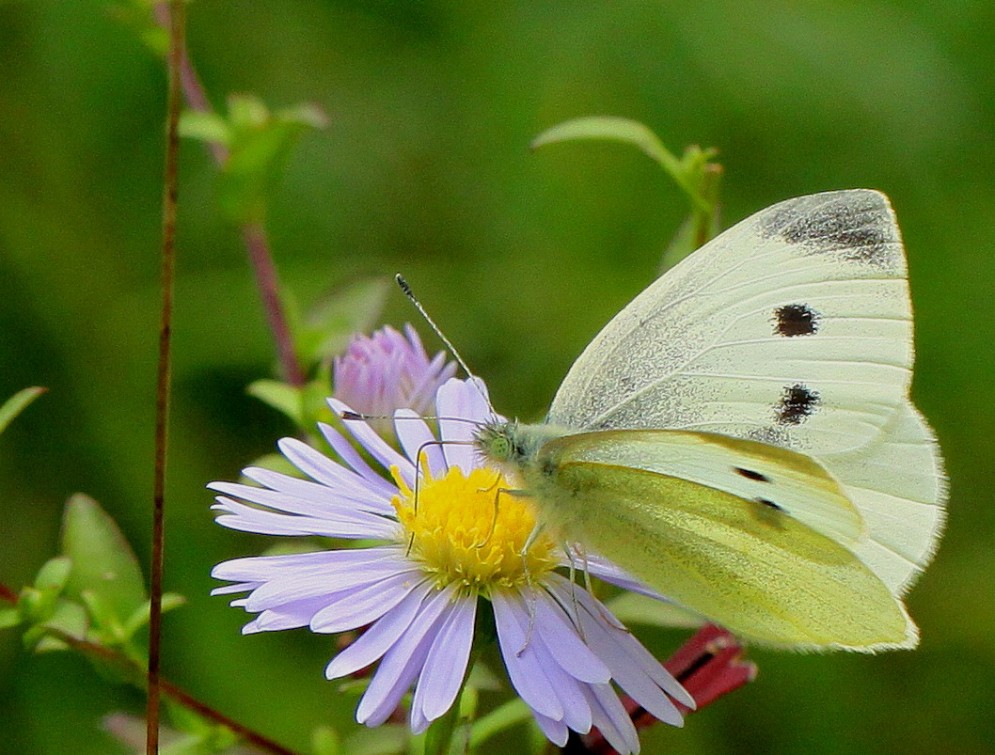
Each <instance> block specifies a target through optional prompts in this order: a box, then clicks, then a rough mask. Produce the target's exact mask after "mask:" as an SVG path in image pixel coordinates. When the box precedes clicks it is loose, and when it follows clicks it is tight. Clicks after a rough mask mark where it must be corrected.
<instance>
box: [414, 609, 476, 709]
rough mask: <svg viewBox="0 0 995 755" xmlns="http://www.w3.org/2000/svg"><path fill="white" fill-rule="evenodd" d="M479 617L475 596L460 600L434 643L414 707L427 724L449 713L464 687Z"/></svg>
mask: <svg viewBox="0 0 995 755" xmlns="http://www.w3.org/2000/svg"><path fill="white" fill-rule="evenodd" d="M476 615H477V599H476V597H475V596H470V597H463V598H459V599H457V600H456V602H455V604H454V605H453V607H452V610H450V611H449V612H448V614H447V615H446V617H445V620H444V621H443V623H442V626H440V627H439V631H438V632H437V633H436V636H435V639H434V640H433V641H432V647H431V648H430V649H429V651H428V656H427V657H426V658H425V665H424V666H422V670H421V673H420V674H419V675H418V685H417V686H416V687H415V695H414V700H413V701H412V703H411V708H412V711H415V710H419V711H421V712H422V714H423V715H424V717H425V719H426V720H427V721H434V720H435V719H437V718H438V717H439V716H441V715H442V714H443V713H445V712H446V711H447V710H449V708H450V707H452V704H453V702H454V701H455V700H456V695H457V694H459V691H460V688H461V687H462V686H463V677H464V676H466V665H467V662H468V661H469V659H470V646H471V645H472V644H473V623H474V620H475V618H476Z"/></svg>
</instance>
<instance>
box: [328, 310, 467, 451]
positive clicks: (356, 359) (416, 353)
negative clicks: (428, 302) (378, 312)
mask: <svg viewBox="0 0 995 755" xmlns="http://www.w3.org/2000/svg"><path fill="white" fill-rule="evenodd" d="M455 374H456V363H455V362H447V361H446V356H445V354H444V353H443V352H441V351H440V352H439V353H438V354H436V355H435V356H434V357H432V358H431V359H429V358H428V353H427V352H426V351H425V347H424V346H423V345H422V342H421V339H420V338H419V337H418V333H417V332H416V331H415V329H414V328H413V327H411V325H410V324H405V326H404V332H403V333H401V332H400V331H397V330H395V329H394V328H392V327H390V326H389V325H387V326H385V327H383V328H381V329H380V330H377V331H375V332H374V333H373V334H372V335H370V336H366V335H362V334H360V335H356V336H354V337H353V339H352V341H350V342H349V346H348V347H347V348H346V350H345V353H344V354H342V355H341V356H338V357H336V358H335V361H334V362H333V364H332V383H333V394H334V396H335V398H337V399H338V400H339V401H342V402H343V403H345V404H348V405H349V407H350V408H352V410H353V411H356V412H360V413H362V414H369V415H373V416H376V417H390V416H391V415H392V414H393V413H394V410H395V409H413V410H414V411H416V412H418V413H419V414H426V413H427V412H428V410H429V409H430V408H431V406H432V403H433V402H434V400H435V392H436V391H437V390H438V389H439V386H441V385H442V384H443V383H445V382H446V381H447V380H448V379H449V378H451V377H452V376H453V375H455ZM373 424H374V426H375V427H376V429H377V431H378V432H380V433H381V434H389V433H390V432H391V431H392V427H391V422H390V420H389V419H386V420H374V421H373Z"/></svg>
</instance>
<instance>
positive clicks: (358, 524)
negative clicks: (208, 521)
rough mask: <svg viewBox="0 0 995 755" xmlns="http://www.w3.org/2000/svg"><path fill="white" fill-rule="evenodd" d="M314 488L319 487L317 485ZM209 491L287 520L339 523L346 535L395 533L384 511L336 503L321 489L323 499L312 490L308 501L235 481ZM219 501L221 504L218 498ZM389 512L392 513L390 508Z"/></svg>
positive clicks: (214, 485)
mask: <svg viewBox="0 0 995 755" xmlns="http://www.w3.org/2000/svg"><path fill="white" fill-rule="evenodd" d="M312 484H313V483H312ZM316 487H319V488H320V486H316ZM210 488H211V489H212V490H216V491H217V492H219V493H225V494H227V495H230V496H235V497H236V498H240V499H242V501H248V502H251V503H255V504H258V505H260V506H266V507H267V508H269V509H275V510H276V512H279V513H287V514H291V515H293V516H290V517H287V519H294V518H297V517H298V516H303V517H306V518H314V519H318V520H320V521H322V522H325V526H326V528H327V527H328V526H330V525H333V524H340V525H341V526H342V527H343V528H344V529H345V530H346V531H349V532H356V531H359V532H362V531H363V529H364V528H365V529H368V530H369V531H370V532H371V534H370V535H368V537H385V535H384V534H382V533H384V532H387V533H389V532H392V531H393V532H396V531H397V530H398V524H397V519H396V518H395V517H390V516H387V512H386V510H380V511H370V510H369V509H367V508H366V506H365V505H362V504H360V505H357V503H356V502H354V501H349V500H348V499H346V500H336V494H335V493H333V492H332V491H330V490H329V489H328V488H325V489H324V493H323V496H322V498H317V495H318V494H320V491H311V493H310V495H311V497H310V498H303V497H301V496H297V495H292V494H289V493H287V492H285V491H282V490H267V489H266V488H258V487H255V486H253V485H242V484H241V483H237V482H212V483H211V485H210ZM316 498H317V500H316ZM218 500H219V501H221V499H218ZM226 500H230V499H226ZM257 510H259V509H257ZM391 511H392V512H393V508H392V507H391ZM267 513H274V512H267ZM373 533H376V534H373Z"/></svg>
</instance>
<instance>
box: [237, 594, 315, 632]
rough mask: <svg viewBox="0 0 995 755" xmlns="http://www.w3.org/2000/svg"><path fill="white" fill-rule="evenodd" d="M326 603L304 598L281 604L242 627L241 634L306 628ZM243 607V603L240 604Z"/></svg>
mask: <svg viewBox="0 0 995 755" xmlns="http://www.w3.org/2000/svg"><path fill="white" fill-rule="evenodd" d="M326 604H327V603H326V601H325V600H324V599H323V598H322V597H317V598H305V599H303V600H296V601H293V602H291V603H283V604H281V605H279V606H278V607H276V608H270V609H267V610H265V611H263V612H262V613H260V614H259V615H258V616H256V618H255V619H253V620H252V621H250V622H249V623H248V624H246V625H245V626H244V627H242V634H255V633H257V632H276V631H280V630H283V629H297V628H299V627H306V626H307V625H308V622H310V620H311V617H312V616H314V614H315V613H316V612H318V611H319V610H321V609H322V608H323V607H324V606H325V605H326ZM242 605H243V606H244V605H245V601H243V602H242Z"/></svg>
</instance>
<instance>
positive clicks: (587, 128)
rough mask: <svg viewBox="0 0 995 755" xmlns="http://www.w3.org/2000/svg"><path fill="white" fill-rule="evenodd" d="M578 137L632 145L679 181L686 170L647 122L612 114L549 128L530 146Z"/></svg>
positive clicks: (535, 147) (594, 116)
mask: <svg viewBox="0 0 995 755" xmlns="http://www.w3.org/2000/svg"><path fill="white" fill-rule="evenodd" d="M577 139H608V140H611V141H616V142H623V143H625V144H631V145H632V146H634V147H637V148H638V149H640V150H642V152H644V153H645V154H646V155H648V156H649V157H650V158H651V159H652V160H654V161H655V162H657V163H659V164H660V166H661V167H663V169H664V170H665V171H667V172H668V173H670V175H672V176H674V178H675V180H677V177H678V176H680V175H682V173H683V166H682V165H681V161H680V160H678V159H677V157H675V156H674V155H673V154H672V153H671V152H670V150H668V149H667V148H666V147H664V146H663V142H661V141H660V140H659V139H658V138H657V136H656V134H654V133H653V131H652V130H651V129H650V128H649V127H648V126H646V125H645V124H643V123H640V122H639V121H634V120H631V119H629V118H618V117H615V116H609V115H592V116H586V117H583V118H574V119H573V120H569V121H565V122H563V123H559V124H557V125H556V126H553V127H552V128H549V129H546V130H545V131H543V132H542V133H541V134H539V136H537V137H536V138H535V139H533V140H532V144H531V145H530V146H531V148H532V149H538V148H539V147H543V146H545V145H547V144H555V143H557V142H566V141H575V140H577Z"/></svg>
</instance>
